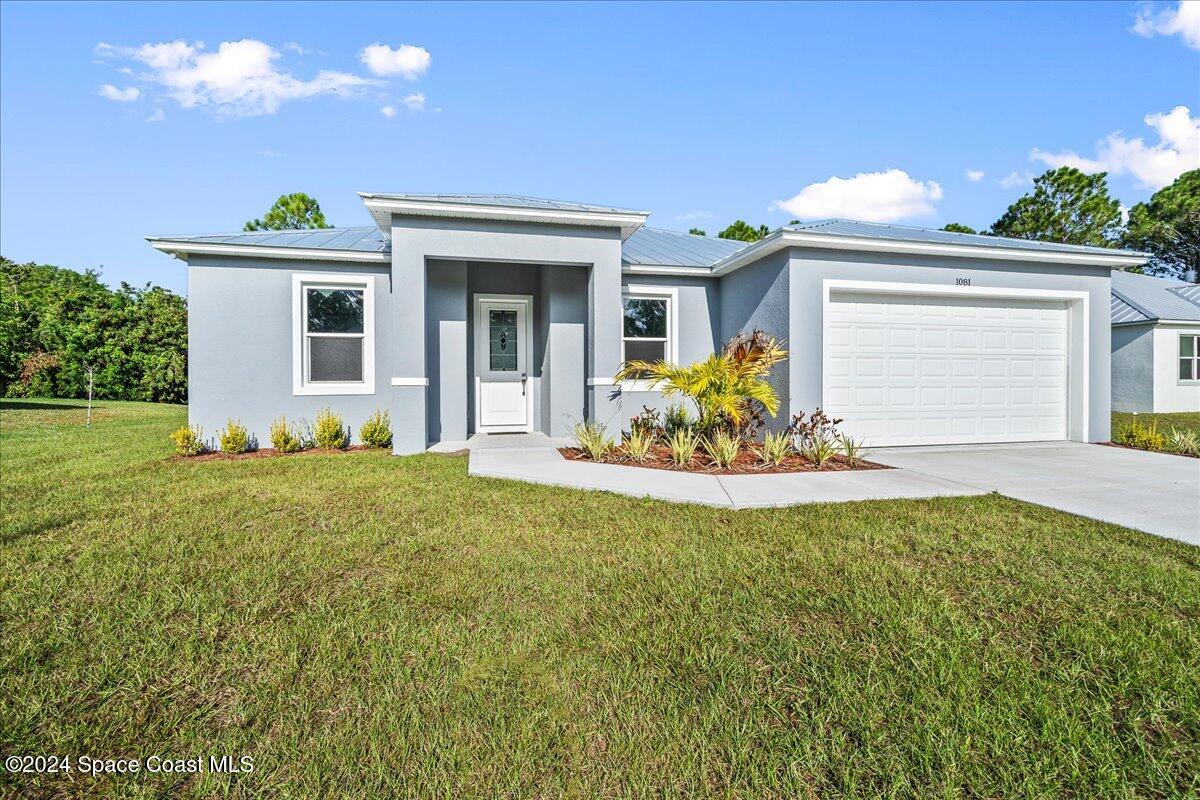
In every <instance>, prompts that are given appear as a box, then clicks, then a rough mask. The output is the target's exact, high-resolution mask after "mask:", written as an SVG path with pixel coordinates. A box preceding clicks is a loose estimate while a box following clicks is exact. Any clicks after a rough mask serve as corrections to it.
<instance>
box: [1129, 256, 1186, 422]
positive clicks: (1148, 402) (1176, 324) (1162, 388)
mask: <svg viewBox="0 0 1200 800" xmlns="http://www.w3.org/2000/svg"><path fill="white" fill-rule="evenodd" d="M1112 389H1113V396H1112V402H1113V410H1114V411H1150V412H1155V413H1164V412H1170V411H1200V284H1195V283H1189V282H1187V281H1181V280H1175V279H1170V278H1154V277H1151V276H1149V275H1139V274H1137V273H1133V272H1114V273H1113V276H1112Z"/></svg>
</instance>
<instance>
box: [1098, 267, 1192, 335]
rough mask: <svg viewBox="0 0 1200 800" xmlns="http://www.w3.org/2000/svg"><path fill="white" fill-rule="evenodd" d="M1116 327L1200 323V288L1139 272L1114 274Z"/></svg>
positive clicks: (1113, 291)
mask: <svg viewBox="0 0 1200 800" xmlns="http://www.w3.org/2000/svg"><path fill="white" fill-rule="evenodd" d="M1112 296H1113V302H1112V309H1113V316H1112V324H1113V325H1129V324H1135V323H1139V322H1158V321H1164V320H1170V321H1178V322H1200V286H1198V285H1196V284H1192V283H1185V282H1184V281H1180V280H1175V279H1173V278H1155V277H1153V276H1151V275H1139V274H1137V273H1136V272H1123V271H1114V272H1113V274H1112Z"/></svg>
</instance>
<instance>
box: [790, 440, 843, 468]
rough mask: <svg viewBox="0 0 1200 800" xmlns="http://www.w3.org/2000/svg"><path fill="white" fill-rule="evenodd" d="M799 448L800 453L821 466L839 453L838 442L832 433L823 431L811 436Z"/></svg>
mask: <svg viewBox="0 0 1200 800" xmlns="http://www.w3.org/2000/svg"><path fill="white" fill-rule="evenodd" d="M798 449H799V451H800V455H802V456H804V458H806V459H807V460H808V461H810V462H812V463H813V464H816V465H817V467H818V468H820V467H823V466H825V462H826V461H828V460H829V459H831V458H833V457H834V456H835V455H836V454H837V451H838V442H837V439H834V438H833V436H832V435H830V434H829V433H827V432H824V431H822V432H819V433H815V434H813V435H811V436H809V437H808V438H807V439H806V440H805V441H804V444H802V445H800V447H799V448H798Z"/></svg>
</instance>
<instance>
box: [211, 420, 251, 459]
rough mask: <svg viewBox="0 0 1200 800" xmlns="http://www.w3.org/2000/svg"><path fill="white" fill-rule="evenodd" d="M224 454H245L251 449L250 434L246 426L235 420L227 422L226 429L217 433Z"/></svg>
mask: <svg viewBox="0 0 1200 800" xmlns="http://www.w3.org/2000/svg"><path fill="white" fill-rule="evenodd" d="M217 441H218V442H220V444H221V452H222V453H244V452H246V451H247V450H249V449H250V433H249V431H247V430H246V426H245V425H243V424H241V423H240V422H235V421H234V420H232V419H230V420H226V421H225V428H224V430H221V431H219V432H218V433H217Z"/></svg>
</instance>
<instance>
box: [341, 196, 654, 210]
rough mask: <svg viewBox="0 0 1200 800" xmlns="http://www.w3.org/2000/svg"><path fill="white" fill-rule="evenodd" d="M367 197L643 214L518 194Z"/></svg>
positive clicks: (610, 207)
mask: <svg viewBox="0 0 1200 800" xmlns="http://www.w3.org/2000/svg"><path fill="white" fill-rule="evenodd" d="M363 195H365V196H367V197H377V198H380V199H385V200H416V201H424V202H429V203H463V204H466V205H473V206H508V207H510V208H536V209H542V210H546V211H594V212H597V213H601V214H604V213H609V214H645V213H647V212H645V211H633V210H631V209H628V208H614V207H612V206H598V205H593V204H591V203H574V202H571V201H569V200H548V199H546V198H544V197H526V196H525V195H520V194H413V193H401V194H390V193H387V192H363Z"/></svg>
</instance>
